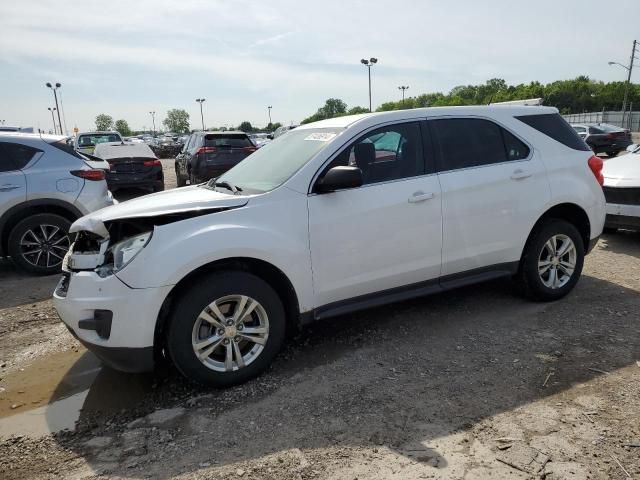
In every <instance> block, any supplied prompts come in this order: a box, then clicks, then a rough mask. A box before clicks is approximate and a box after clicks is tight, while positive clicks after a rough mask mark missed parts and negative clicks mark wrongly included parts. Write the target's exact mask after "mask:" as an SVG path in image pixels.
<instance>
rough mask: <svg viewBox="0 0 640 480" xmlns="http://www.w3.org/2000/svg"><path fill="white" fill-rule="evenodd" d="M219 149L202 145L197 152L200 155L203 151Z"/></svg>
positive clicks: (210, 151) (212, 151)
mask: <svg viewBox="0 0 640 480" xmlns="http://www.w3.org/2000/svg"><path fill="white" fill-rule="evenodd" d="M217 151H218V149H217V148H216V147H200V148H199V149H198V151H197V152H196V155H200V154H202V153H216V152H217Z"/></svg>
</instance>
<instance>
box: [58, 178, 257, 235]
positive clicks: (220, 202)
mask: <svg viewBox="0 0 640 480" xmlns="http://www.w3.org/2000/svg"><path fill="white" fill-rule="evenodd" d="M249 198H250V197H248V196H244V195H230V194H226V193H222V192H217V191H214V190H210V189H208V188H204V187H199V186H193V187H184V188H176V189H173V190H167V191H164V192H158V193H154V194H151V195H144V196H142V197H139V198H135V199H133V200H127V201H126V202H122V203H118V204H117V205H113V206H110V207H106V208H103V209H101V210H97V211H95V212H93V213H90V214H88V215H85V216H84V217H82V218H80V219H78V220H76V221H75V222H74V223H73V225H71V228H70V229H69V232H70V233H74V232H80V231H89V232H93V233H95V234H97V235H100V236H101V237H105V238H106V237H108V236H109V234H108V232H107V229H106V227H105V225H104V224H105V222H110V221H113V220H122V219H127V218H150V217H158V216H162V215H175V214H180V213H186V212H200V213H205V212H206V211H207V210H211V211H214V210H220V209H224V208H234V207H242V206H244V205H246V204H247V203H248V202H249Z"/></svg>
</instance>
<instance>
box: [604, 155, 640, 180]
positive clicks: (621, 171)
mask: <svg viewBox="0 0 640 480" xmlns="http://www.w3.org/2000/svg"><path fill="white" fill-rule="evenodd" d="M602 174H603V175H604V185H605V186H606V187H640V154H637V153H627V154H626V155H622V156H620V157H615V158H612V159H611V160H606V161H605V162H604V167H603V169H602Z"/></svg>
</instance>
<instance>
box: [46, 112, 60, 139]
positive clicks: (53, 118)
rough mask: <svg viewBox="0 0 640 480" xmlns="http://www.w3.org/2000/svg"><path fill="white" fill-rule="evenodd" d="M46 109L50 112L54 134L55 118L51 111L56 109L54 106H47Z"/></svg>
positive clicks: (56, 131)
mask: <svg viewBox="0 0 640 480" xmlns="http://www.w3.org/2000/svg"><path fill="white" fill-rule="evenodd" d="M47 110H49V111H50V112H51V121H52V122H53V133H54V135H55V134H56V133H58V130H56V118H55V117H54V116H53V112H55V111H56V107H53V108H51V107H47Z"/></svg>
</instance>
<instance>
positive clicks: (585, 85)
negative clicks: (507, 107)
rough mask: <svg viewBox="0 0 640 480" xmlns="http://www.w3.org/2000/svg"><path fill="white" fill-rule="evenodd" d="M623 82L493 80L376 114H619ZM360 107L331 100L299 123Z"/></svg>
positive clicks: (635, 93)
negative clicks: (439, 110) (529, 104)
mask: <svg viewBox="0 0 640 480" xmlns="http://www.w3.org/2000/svg"><path fill="white" fill-rule="evenodd" d="M624 89H625V82H608V83H605V82H601V81H595V80H592V79H590V78H589V77H587V76H579V77H577V78H575V79H573V80H558V81H555V82H551V83H547V84H542V83H540V82H530V83H527V84H525V83H521V84H518V85H507V82H506V81H505V80H503V79H501V78H492V79H491V80H487V81H486V82H485V83H483V84H480V85H460V86H457V87H454V88H452V89H451V91H449V93H442V92H436V93H423V94H421V95H417V96H413V97H408V98H405V100H404V101H402V100H398V101H389V102H385V103H383V104H382V105H380V106H379V107H378V108H377V109H376V111H377V112H387V111H390V110H402V109H410V108H423V107H447V106H457V105H488V104H489V103H495V102H507V101H511V100H525V99H529V98H542V99H543V103H544V105H549V106H553V107H557V108H558V110H560V113H562V114H570V113H582V112H593V111H600V110H603V109H604V110H614V111H615V110H621V108H622V98H623V96H624ZM630 105H635V106H636V108H637V109H640V85H637V84H631V85H630V86H629V98H628V103H627V108H629V106H630ZM368 111H369V110H368V109H366V108H363V107H353V108H351V109H349V108H348V107H347V104H346V103H344V102H343V101H342V100H340V99H339V98H330V99H328V100H327V101H326V103H325V105H324V106H322V107H320V108H319V109H318V111H317V112H316V113H314V114H313V115H311V116H309V117H307V118H305V119H304V120H303V121H302V123H310V122H316V121H318V120H323V119H326V118H333V117H339V116H342V115H353V114H355V113H365V112H368Z"/></svg>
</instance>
